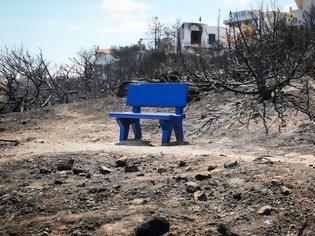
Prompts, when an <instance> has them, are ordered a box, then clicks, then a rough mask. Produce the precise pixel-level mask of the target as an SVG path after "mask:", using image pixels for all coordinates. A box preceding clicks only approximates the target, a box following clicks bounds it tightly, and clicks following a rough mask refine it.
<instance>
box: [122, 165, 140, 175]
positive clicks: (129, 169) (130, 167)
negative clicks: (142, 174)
mask: <svg viewBox="0 0 315 236" xmlns="http://www.w3.org/2000/svg"><path fill="white" fill-rule="evenodd" d="M138 171H139V168H138V167H137V166H135V165H126V166H125V172H126V173H127V172H138Z"/></svg>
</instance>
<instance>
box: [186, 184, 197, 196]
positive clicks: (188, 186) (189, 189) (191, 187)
mask: <svg viewBox="0 0 315 236" xmlns="http://www.w3.org/2000/svg"><path fill="white" fill-rule="evenodd" d="M198 190H200V186H199V185H198V184H197V183H195V182H187V183H186V191H187V192H189V193H194V192H196V191H198Z"/></svg>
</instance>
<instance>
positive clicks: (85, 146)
mask: <svg viewBox="0 0 315 236" xmlns="http://www.w3.org/2000/svg"><path fill="white" fill-rule="evenodd" d="M218 100H219V101H220V102H216V98H215V97H214V98H213V99H211V101H209V100H202V101H200V102H197V103H195V104H193V105H192V106H191V107H190V108H189V110H188V111H187V119H186V123H185V130H186V137H187V141H188V145H183V146H177V145H175V146H166V147H165V146H163V147H162V146H160V143H159V142H160V130H159V127H158V126H157V124H156V123H155V122H152V121H148V122H145V124H144V140H147V141H150V142H143V143H134V142H130V143H127V144H125V145H117V135H118V127H117V125H116V124H115V121H113V120H108V119H107V117H106V113H107V112H108V111H117V110H122V109H125V108H124V105H123V100H118V101H117V99H116V98H108V99H103V100H94V101H85V102H82V103H76V104H69V105H62V106H56V107H54V108H49V109H48V108H44V109H41V110H38V111H35V112H34V111H32V112H26V113H23V114H18V113H15V114H9V115H6V116H2V117H1V118H0V122H1V123H0V139H3V140H4V139H5V140H11V141H12V140H13V142H5V141H2V142H0V152H1V153H0V186H1V188H0V215H1V216H2V217H1V218H0V235H132V234H136V235H154V234H152V232H151V234H150V233H147V232H148V231H146V230H150V228H153V229H154V232H158V231H160V232H161V233H162V231H163V232H166V231H168V232H167V233H166V235H314V232H315V208H314V205H315V186H314V182H315V158H314V150H315V149H314V144H315V125H314V124H312V123H309V122H304V121H303V120H298V118H297V119H296V120H294V122H293V123H292V124H291V125H290V126H288V127H287V130H285V132H283V133H281V134H279V133H272V134H271V135H269V136H265V135H264V134H263V133H262V132H257V130H259V127H253V129H252V131H249V132H248V131H247V130H246V129H245V128H243V127H241V126H237V125H231V123H229V122H226V121H224V118H223V117H222V116H224V117H226V114H228V111H229V109H230V108H229V106H230V104H231V103H230V102H229V101H228V99H226V102H222V98H221V99H218ZM207 104H210V105H211V106H212V107H213V111H212V113H213V115H217V116H218V117H219V118H218V119H217V122H213V125H218V127H220V128H218V127H211V128H212V130H213V132H211V135H209V132H203V133H199V134H196V132H195V130H196V127H198V124H199V125H200V124H202V123H203V122H206V120H205V117H204V116H203V115H202V109H203V108H205V107H206V106H207ZM219 113H220V114H219ZM214 130H215V131H214ZM153 217H162V218H153ZM150 219H151V220H152V221H151V222H149V224H146V225H144V224H143V223H145V222H148V221H150Z"/></svg>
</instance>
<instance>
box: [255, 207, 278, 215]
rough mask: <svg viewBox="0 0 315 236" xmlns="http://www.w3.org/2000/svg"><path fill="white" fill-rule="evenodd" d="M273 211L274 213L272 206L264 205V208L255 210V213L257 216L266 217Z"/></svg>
mask: <svg viewBox="0 0 315 236" xmlns="http://www.w3.org/2000/svg"><path fill="white" fill-rule="evenodd" d="M273 211H275V209H274V208H273V207H272V206H270V205H265V206H262V207H260V208H259V209H258V210H257V213H258V214H259V215H266V216H268V215H271V213H272V212H273Z"/></svg>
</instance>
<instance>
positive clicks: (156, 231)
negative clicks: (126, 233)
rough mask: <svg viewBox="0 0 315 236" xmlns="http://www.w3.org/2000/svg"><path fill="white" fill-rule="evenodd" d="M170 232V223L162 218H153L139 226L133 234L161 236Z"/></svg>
mask: <svg viewBox="0 0 315 236" xmlns="http://www.w3.org/2000/svg"><path fill="white" fill-rule="evenodd" d="M169 230H170V222H169V221H168V220H167V219H165V218H163V217H158V216H155V217H153V218H152V219H150V220H148V221H147V222H145V223H143V224H141V225H139V226H138V227H137V228H136V229H135V232H134V235H135V236H148V235H152V236H161V235H163V234H165V233H167V232H168V231H169Z"/></svg>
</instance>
